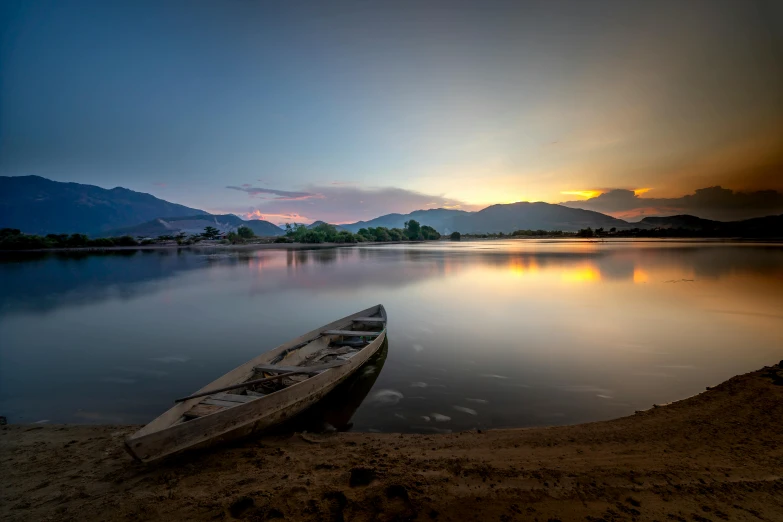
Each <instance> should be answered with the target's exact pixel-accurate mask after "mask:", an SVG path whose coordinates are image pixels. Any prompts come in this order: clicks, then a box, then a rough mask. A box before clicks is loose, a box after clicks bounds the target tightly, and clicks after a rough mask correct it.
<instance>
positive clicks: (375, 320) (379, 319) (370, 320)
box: [353, 317, 386, 323]
mask: <svg viewBox="0 0 783 522" xmlns="http://www.w3.org/2000/svg"><path fill="white" fill-rule="evenodd" d="M353 322H354V323H385V322H386V319H384V318H383V317H357V318H356V319H353Z"/></svg>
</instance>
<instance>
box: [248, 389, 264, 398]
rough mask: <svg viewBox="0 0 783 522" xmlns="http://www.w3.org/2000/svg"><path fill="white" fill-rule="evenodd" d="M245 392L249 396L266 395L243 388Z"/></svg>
mask: <svg viewBox="0 0 783 522" xmlns="http://www.w3.org/2000/svg"><path fill="white" fill-rule="evenodd" d="M245 393H247V394H248V395H250V396H251V397H266V393H260V392H257V391H253V390H245Z"/></svg>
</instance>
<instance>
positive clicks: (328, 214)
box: [229, 185, 478, 224]
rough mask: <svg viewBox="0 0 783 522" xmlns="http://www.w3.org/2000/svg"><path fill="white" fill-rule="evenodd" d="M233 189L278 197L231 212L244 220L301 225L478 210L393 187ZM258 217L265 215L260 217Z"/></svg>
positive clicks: (328, 186)
mask: <svg viewBox="0 0 783 522" xmlns="http://www.w3.org/2000/svg"><path fill="white" fill-rule="evenodd" d="M229 188H232V189H234V190H241V191H243V192H247V193H248V194H250V195H251V196H253V195H255V194H254V192H251V191H250V189H252V190H253V191H260V192H259V193H271V194H273V195H280V196H281V197H275V198H271V199H263V200H261V201H260V202H259V203H258V204H257V205H254V206H252V207H250V208H248V207H244V208H235V209H233V210H231V212H234V213H236V214H239V215H244V216H246V217H248V216H253V217H254V218H256V219H266V220H267V221H272V222H273V223H286V222H294V221H296V222H300V223H309V222H312V221H317V220H323V221H327V222H329V223H335V224H341V223H354V222H356V221H362V220H368V219H373V218H376V217H378V216H382V215H385V214H391V213H400V214H407V213H409V212H413V211H414V210H422V209H430V208H451V209H460V210H477V209H478V208H476V207H475V206H472V205H466V204H465V203H464V202H462V201H459V200H455V199H452V198H447V197H446V196H444V195H432V194H424V193H421V192H416V191H413V190H406V189H401V188H396V187H376V188H369V187H358V186H355V185H327V186H309V187H306V190H305V191H302V192H288V191H282V190H274V191H270V192H267V190H266V189H257V188H255V187H249V188H248V190H245V189H243V188H238V187H229ZM259 216H265V217H264V218H260V217H259Z"/></svg>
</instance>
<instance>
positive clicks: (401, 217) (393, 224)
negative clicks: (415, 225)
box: [340, 208, 471, 234]
mask: <svg viewBox="0 0 783 522" xmlns="http://www.w3.org/2000/svg"><path fill="white" fill-rule="evenodd" d="M464 214H471V212H466V211H464V210H451V209H447V208H433V209H430V210H416V211H414V212H411V213H410V214H386V215H385V216H381V217H377V218H375V219H371V220H369V221H358V222H356V223H351V224H347V225H340V226H341V227H343V228H344V229H346V230H348V231H350V232H354V233H355V232H357V231H358V230H359V229H360V228H367V227H373V228H375V227H386V228H403V227H404V226H405V222H406V221H409V220H411V219H413V220H416V221H418V222H419V223H421V224H422V225H429V226H431V227H432V228H434V229H435V230H437V231H438V232H440V233H441V234H449V233H451V232H453V231H454V230H453V229H452V228H450V227H451V223H452V221H453V219H454V218H455V217H457V216H461V215H464Z"/></svg>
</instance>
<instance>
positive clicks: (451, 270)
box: [0, 240, 783, 433]
mask: <svg viewBox="0 0 783 522" xmlns="http://www.w3.org/2000/svg"><path fill="white" fill-rule="evenodd" d="M377 303H382V304H383V305H384V306H385V307H386V311H387V313H388V316H389V324H388V345H387V347H386V349H385V350H384V351H383V353H382V354H381V356H380V357H379V358H378V359H376V360H375V361H373V363H372V365H373V367H372V368H371V369H368V371H365V372H363V373H362V375H360V376H358V377H357V379H355V380H354V381H352V382H349V383H346V385H345V386H344V387H343V389H342V390H341V391H340V392H339V393H337V394H336V395H335V396H334V397H332V398H331V401H330V402H331V404H330V403H327V405H326V406H324V408H322V409H323V410H324V412H321V413H319V414H318V415H313V418H316V417H317V418H318V419H319V421H318V422H319V423H320V422H322V421H324V420H325V422H328V423H329V424H332V425H334V426H337V427H338V428H339V429H348V428H352V429H353V430H358V431H381V432H421V433H426V432H433V433H437V432H447V431H459V430H466V429H472V428H481V429H485V428H508V427H529V426H542V425H559V424H572V423H579V422H586V421H595V420H602V419H610V418H614V417H619V416H623V415H628V414H631V413H633V412H634V411H635V410H639V409H647V408H650V407H651V406H652V405H653V403H666V402H670V401H674V400H678V399H682V398H685V397H688V396H691V395H693V394H696V393H699V392H701V391H703V390H704V389H705V387H706V386H711V385H715V384H718V383H720V382H722V381H724V380H725V379H727V378H729V377H731V376H733V375H736V374H738V373H744V372H748V371H751V370H755V369H758V368H760V367H762V366H764V365H770V364H774V363H776V362H778V361H779V360H780V359H782V358H783V245H780V244H753V243H726V242H685V241H649V242H641V241H612V242H609V241H607V242H597V241H564V240H508V241H474V242H437V243H425V244H415V245H383V246H364V247H363V246H356V247H348V248H336V249H316V250H271V249H265V250H258V249H256V250H252V249H231V248H220V249H217V248H216V249H194V250H186V249H182V250H175V249H169V250H141V251H122V252H111V253H103V254H73V253H70V254H64V253H63V254H39V255H30V254H27V255H22V254H14V255H11V254H3V255H2V257H0V415H3V416H6V417H7V418H8V421H9V422H13V423H22V422H38V421H47V422H51V423H146V422H148V421H150V420H151V419H152V418H154V417H155V416H157V415H158V414H159V413H162V412H163V411H164V410H166V409H167V408H169V407H170V406H171V405H172V404H173V403H172V401H173V399H174V398H176V397H180V396H183V395H187V394H189V393H191V392H193V391H194V390H196V389H198V388H200V387H201V386H203V385H204V384H206V383H208V382H209V381H211V380H213V379H214V378H216V377H218V376H220V375H221V374H223V373H224V372H226V371H228V370H230V369H232V368H234V367H235V366H237V365H239V364H241V363H243V362H245V361H247V360H248V359H250V358H252V357H254V356H256V355H257V354H259V353H262V352H265V351H267V350H270V349H272V348H274V347H275V346H277V345H279V344H281V343H283V342H284V341H286V340H288V339H290V338H293V337H296V336H298V335H300V334H302V333H304V332H307V331H309V330H312V329H314V328H317V327H319V326H321V325H323V324H325V323H328V322H331V321H333V320H335V319H338V318H340V317H342V316H345V315H348V314H350V313H353V312H356V311H358V310H361V309H364V308H367V307H369V306H371V305H374V304H377ZM330 408H331V409H330Z"/></svg>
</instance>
